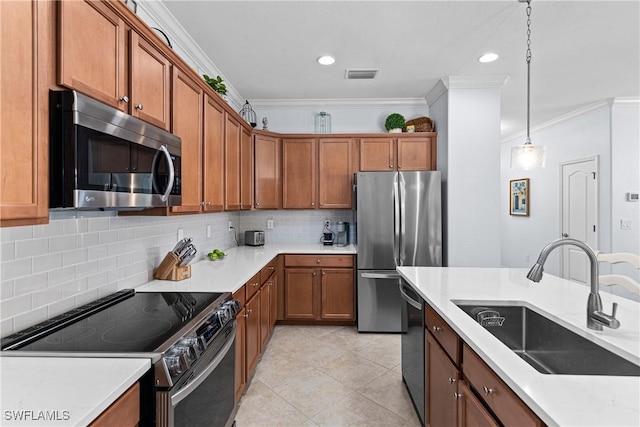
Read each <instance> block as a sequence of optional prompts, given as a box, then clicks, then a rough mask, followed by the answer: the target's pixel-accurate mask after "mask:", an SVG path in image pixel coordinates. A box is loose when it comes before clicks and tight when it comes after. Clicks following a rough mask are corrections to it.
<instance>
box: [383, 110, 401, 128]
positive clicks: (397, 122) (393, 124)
mask: <svg viewBox="0 0 640 427" xmlns="http://www.w3.org/2000/svg"><path fill="white" fill-rule="evenodd" d="M404 123H405V120H404V116H402V114H398V113H393V114H389V116H388V117H387V120H385V122H384V127H385V128H386V129H387V130H388V131H389V132H392V133H397V132H402V128H403V127H404Z"/></svg>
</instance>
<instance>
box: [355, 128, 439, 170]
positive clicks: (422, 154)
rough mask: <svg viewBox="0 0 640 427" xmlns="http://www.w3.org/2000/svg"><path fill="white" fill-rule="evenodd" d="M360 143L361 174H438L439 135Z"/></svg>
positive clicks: (362, 140)
mask: <svg viewBox="0 0 640 427" xmlns="http://www.w3.org/2000/svg"><path fill="white" fill-rule="evenodd" d="M427 135H428V136H415V135H411V136H409V135H407V136H403V137H376V138H361V139H360V170H361V171H363V172H365V171H394V170H399V171H421V170H436V168H437V164H436V138H437V137H436V135H437V134H435V133H432V134H431V135H429V134H427Z"/></svg>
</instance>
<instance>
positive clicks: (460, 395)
mask: <svg viewBox="0 0 640 427" xmlns="http://www.w3.org/2000/svg"><path fill="white" fill-rule="evenodd" d="M461 397H462V393H453V398H454V399H455V400H458V399H460V398H461Z"/></svg>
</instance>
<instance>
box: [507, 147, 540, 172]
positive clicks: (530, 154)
mask: <svg viewBox="0 0 640 427" xmlns="http://www.w3.org/2000/svg"><path fill="white" fill-rule="evenodd" d="M546 157H547V150H546V149H545V147H544V146H543V145H533V144H532V143H531V142H530V141H527V142H525V143H524V145H516V146H515V147H511V168H513V169H542V168H544V165H545V161H546Z"/></svg>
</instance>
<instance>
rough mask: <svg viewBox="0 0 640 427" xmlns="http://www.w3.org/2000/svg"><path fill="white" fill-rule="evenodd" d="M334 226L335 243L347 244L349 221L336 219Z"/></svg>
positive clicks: (338, 244) (339, 244)
mask: <svg viewBox="0 0 640 427" xmlns="http://www.w3.org/2000/svg"><path fill="white" fill-rule="evenodd" d="M336 227H337V233H336V234H337V236H336V245H337V246H347V245H348V244H349V223H348V222H346V221H338V223H337V224H336Z"/></svg>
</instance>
